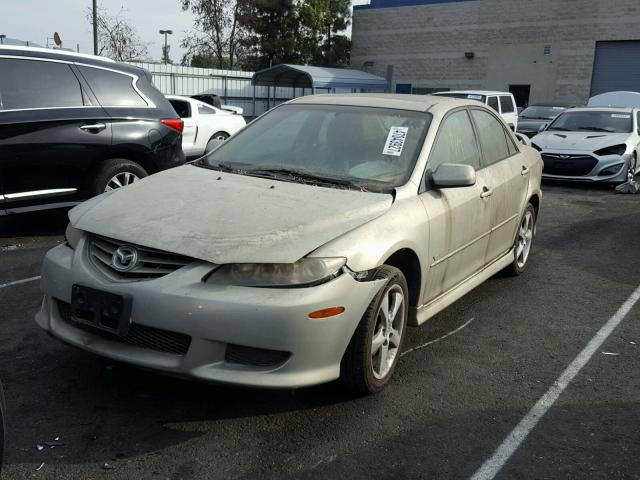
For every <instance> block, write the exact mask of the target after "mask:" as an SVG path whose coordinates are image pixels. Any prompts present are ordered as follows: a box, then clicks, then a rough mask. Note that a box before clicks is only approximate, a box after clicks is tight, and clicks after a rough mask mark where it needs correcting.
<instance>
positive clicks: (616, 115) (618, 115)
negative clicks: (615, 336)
mask: <svg viewBox="0 0 640 480" xmlns="http://www.w3.org/2000/svg"><path fill="white" fill-rule="evenodd" d="M611 118H631V115H624V114H620V113H612V114H611Z"/></svg>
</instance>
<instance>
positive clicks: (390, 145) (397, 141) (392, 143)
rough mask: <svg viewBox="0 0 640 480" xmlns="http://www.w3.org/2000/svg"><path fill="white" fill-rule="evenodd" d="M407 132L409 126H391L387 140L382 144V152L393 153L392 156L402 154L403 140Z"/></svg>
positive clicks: (384, 153)
mask: <svg viewBox="0 0 640 480" xmlns="http://www.w3.org/2000/svg"><path fill="white" fill-rule="evenodd" d="M407 133H409V127H391V129H390V130H389V135H387V141H386V142H385V144H384V149H383V150H382V154H383V155H393V156H394V157H399V156H400V155H402V149H403V148H404V141H405V140H406V139H407Z"/></svg>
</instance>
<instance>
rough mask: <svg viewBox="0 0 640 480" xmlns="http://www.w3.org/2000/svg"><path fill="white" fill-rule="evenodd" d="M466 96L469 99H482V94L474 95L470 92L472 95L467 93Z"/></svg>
mask: <svg viewBox="0 0 640 480" xmlns="http://www.w3.org/2000/svg"><path fill="white" fill-rule="evenodd" d="M467 98H468V99H469V100H480V101H482V95H474V94H472V95H467Z"/></svg>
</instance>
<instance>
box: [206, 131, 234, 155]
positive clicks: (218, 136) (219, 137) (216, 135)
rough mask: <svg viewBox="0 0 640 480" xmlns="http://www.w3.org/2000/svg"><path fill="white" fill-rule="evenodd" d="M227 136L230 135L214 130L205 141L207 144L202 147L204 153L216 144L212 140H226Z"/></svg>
mask: <svg viewBox="0 0 640 480" xmlns="http://www.w3.org/2000/svg"><path fill="white" fill-rule="evenodd" d="M229 136H230V135H229V134H228V133H226V132H216V133H214V134H213V135H211V138H210V139H209V141H208V142H207V146H206V147H205V148H204V153H205V155H206V154H207V153H209V152H210V151H211V150H213V149H214V148H216V147H217V146H218V144H217V143H212V142H215V141H216V140H226V139H227V138H229Z"/></svg>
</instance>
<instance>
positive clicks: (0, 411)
mask: <svg viewBox="0 0 640 480" xmlns="http://www.w3.org/2000/svg"><path fill="white" fill-rule="evenodd" d="M5 412H6V406H5V402H4V392H3V390H2V384H1V383H0V471H1V470H2V463H3V462H2V460H3V458H4V441H5V423H4V422H5V419H4V417H5Z"/></svg>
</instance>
